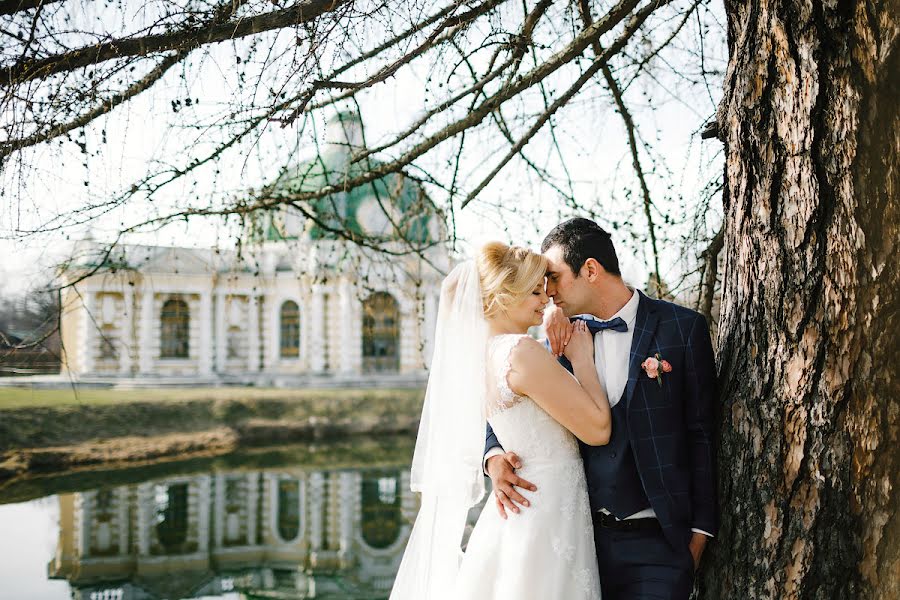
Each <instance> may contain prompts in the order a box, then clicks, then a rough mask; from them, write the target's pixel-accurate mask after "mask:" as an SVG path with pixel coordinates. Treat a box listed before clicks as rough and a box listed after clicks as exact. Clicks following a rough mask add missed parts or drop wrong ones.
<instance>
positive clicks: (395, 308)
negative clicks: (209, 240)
mask: <svg viewBox="0 0 900 600" xmlns="http://www.w3.org/2000/svg"><path fill="white" fill-rule="evenodd" d="M328 132H329V133H328V139H327V143H326V144H325V145H324V148H323V149H322V151H321V152H319V153H318V154H317V155H316V156H314V157H313V158H311V159H310V160H308V161H305V162H301V163H299V164H298V165H297V166H296V167H295V168H293V169H288V170H286V172H285V173H284V174H283V175H282V176H281V177H280V178H279V179H278V180H277V181H276V182H275V183H274V184H273V186H272V189H271V192H272V194H274V195H275V196H279V197H280V195H287V194H292V193H297V192H308V191H312V190H318V189H320V188H323V187H332V188H335V189H340V188H341V182H342V181H344V180H345V179H347V178H351V179H352V178H353V177H355V176H358V175H360V174H362V172H363V171H365V170H366V169H370V168H372V167H373V166H374V162H373V161H374V158H370V159H367V160H366V161H362V162H360V163H355V162H352V161H351V160H350V156H351V151H354V152H355V151H358V150H361V149H362V147H363V132H362V123H361V121H360V120H359V118H358V117H356V116H355V115H352V114H346V113H342V114H340V115H338V117H337V118H336V119H334V120H333V121H332V122H331V123H330V125H329V128H328ZM360 169H362V171H361V170H360ZM300 208H301V209H302V212H301V210H299V209H298V208H297V207H294V206H287V205H282V206H281V207H280V208H278V209H277V210H273V211H272V212H271V213H270V214H268V215H267V216H266V217H265V219H263V220H262V221H263V222H262V223H260V224H258V225H248V226H247V232H246V235H244V236H243V242H244V245H243V246H242V247H240V248H234V249H232V248H222V249H196V248H183V247H176V248H169V247H159V246H138V245H122V246H118V247H116V248H114V249H113V250H112V251H110V250H109V249H108V248H107V247H106V246H105V245H103V244H98V243H95V242H92V241H89V240H86V241H82V242H80V243H79V244H78V245H77V248H76V252H75V257H73V260H72V261H70V263H69V264H68V265H67V266H66V268H65V269H64V271H63V272H62V276H63V279H64V280H65V281H66V282H68V283H71V287H69V286H66V287H65V289H64V295H63V298H62V301H63V305H64V310H63V316H62V321H61V325H60V327H61V331H62V337H63V342H64V344H63V346H64V360H63V367H64V369H65V370H66V371H67V372H68V373H69V374H72V375H75V376H79V377H81V378H88V379H102V380H116V379H128V378H139V382H146V381H148V380H149V381H150V382H151V384H152V385H158V384H159V382H160V381H164V380H165V379H168V380H171V378H173V377H177V378H179V379H180V380H181V382H191V381H192V380H194V381H199V382H209V381H217V380H227V381H243V382H247V383H259V384H272V383H275V384H278V383H279V382H290V383H296V382H297V380H310V379H313V380H315V381H317V382H318V381H319V380H322V379H330V380H335V381H338V382H345V381H346V382H351V383H352V382H356V381H360V380H365V381H370V380H376V381H377V380H390V382H391V383H396V382H397V381H398V380H399V381H405V380H414V381H419V380H421V378H422V375H423V373H424V368H425V365H426V364H427V362H428V360H429V358H430V348H431V344H432V339H431V338H432V336H433V332H434V328H435V319H436V317H437V299H438V295H439V293H440V282H441V279H442V275H441V272H442V271H443V272H445V271H447V270H448V267H449V261H450V258H449V255H448V253H447V250H446V249H445V248H444V247H443V246H442V245H441V244H440V243H439V242H440V240H442V239H444V237H445V231H444V228H443V225H442V219H441V215H440V213H439V211H438V210H437V209H436V208H435V206H434V204H433V203H432V202H431V200H430V199H429V198H428V196H427V195H426V194H425V191H424V189H423V188H422V186H420V185H419V184H418V183H416V182H415V181H413V179H412V178H409V177H406V176H404V175H403V174H400V173H392V174H389V175H386V176H384V177H382V178H380V179H377V180H375V181H373V182H372V183H371V184H368V185H365V186H361V187H358V188H354V189H351V190H343V191H336V192H335V193H334V194H332V195H330V196H327V197H325V198H323V199H321V200H319V201H316V202H313V203H312V204H309V205H306V204H304V205H302V206H301V207H300ZM336 232H343V235H344V236H349V237H351V238H353V239H363V238H365V239H367V240H370V241H372V240H374V241H377V242H379V243H381V244H384V246H385V247H386V249H387V250H388V251H389V252H388V253H387V254H384V255H380V254H378V253H375V252H369V251H363V250H362V249H361V248H360V246H358V245H356V244H353V243H350V242H348V241H347V240H346V238H345V237H342V236H341V235H338V233H336ZM401 240H406V242H403V241H401ZM410 245H412V246H413V247H415V248H417V249H419V250H421V254H417V253H410V252H409V250H410V247H411V246H410ZM401 334H402V335H401ZM163 378H165V379H163Z"/></svg>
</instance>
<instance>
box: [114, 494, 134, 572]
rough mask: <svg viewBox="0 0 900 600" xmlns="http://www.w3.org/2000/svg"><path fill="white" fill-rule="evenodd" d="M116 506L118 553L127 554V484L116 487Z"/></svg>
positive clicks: (128, 550)
mask: <svg viewBox="0 0 900 600" xmlns="http://www.w3.org/2000/svg"><path fill="white" fill-rule="evenodd" d="M116 508H117V509H118V514H117V515H116V519H117V521H118V526H119V555H120V556H128V555H129V554H131V549H130V548H129V547H128V530H129V529H130V527H129V523H128V486H124V485H123V486H122V487H120V488H118V489H116Z"/></svg>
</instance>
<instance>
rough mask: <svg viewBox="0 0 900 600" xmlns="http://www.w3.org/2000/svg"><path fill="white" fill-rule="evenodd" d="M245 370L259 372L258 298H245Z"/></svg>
mask: <svg viewBox="0 0 900 600" xmlns="http://www.w3.org/2000/svg"><path fill="white" fill-rule="evenodd" d="M247 310H248V311H249V314H248V315H247V370H248V371H250V372H251V373H257V372H258V371H259V296H257V295H256V294H254V293H252V292H251V293H250V295H249V296H247Z"/></svg>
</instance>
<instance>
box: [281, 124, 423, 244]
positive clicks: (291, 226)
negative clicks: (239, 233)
mask: <svg viewBox="0 0 900 600" xmlns="http://www.w3.org/2000/svg"><path fill="white" fill-rule="evenodd" d="M328 139H329V141H328V142H327V143H326V145H325V147H324V148H323V150H322V151H321V152H320V153H319V154H318V155H317V156H315V157H313V158H312V159H310V160H307V161H304V162H302V163H300V164H298V165H297V166H296V167H294V168H292V169H289V170H287V171H285V173H284V174H282V176H281V177H280V178H279V179H278V180H276V181H275V183H274V185H273V186H272V189H273V192H274V194H276V195H278V196H281V195H284V196H289V195H291V194H296V193H302V192H312V191H316V190H320V189H322V188H323V187H326V186H335V187H338V188H340V187H341V185H342V183H343V182H346V181H349V180H352V179H355V178H357V177H359V176H360V175H362V174H363V173H366V172H368V171H371V170H372V169H376V168H378V167H379V166H380V165H382V164H383V163H382V162H380V161H378V160H377V159H375V158H373V157H371V156H370V157H368V158H365V159H362V160H360V161H358V162H355V163H351V162H350V157H351V154H352V153H354V152H356V153H358V152H359V151H361V150H362V149H363V148H364V145H363V142H362V124H361V122H360V120H359V118H358V117H357V116H356V115H355V114H353V113H338V115H337V116H336V117H334V118H332V119H331V121H329V125H328ZM308 206H309V210H310V212H311V213H312V214H313V215H315V218H312V219H307V218H306V217H305V216H304V215H302V214H300V212H299V211H297V210H296V209H293V208H291V207H283V208H280V209H278V213H277V214H275V215H273V216H272V218H271V219H269V222H268V226H267V228H266V231H265V238H266V239H267V240H268V241H278V240H286V239H297V238H299V237H301V236H303V235H306V234H308V235H309V237H310V239H313V240H321V239H340V238H341V236H340V235H339V234H338V233H337V232H339V231H347V232H349V233H352V234H355V235H360V236H365V237H368V238H374V239H377V240H384V241H389V240H395V239H396V240H400V239H405V240H407V241H409V242H412V243H415V244H426V243H430V242H435V241H437V238H438V237H440V233H439V232H440V226H439V223H440V220H439V217H440V215H439V214H438V211H437V209H436V207H435V206H434V204H433V203H432V202H431V200H430V198H428V196H427V194H426V193H425V190H424V189H422V187H421V185H419V183H418V182H416V181H413V180H411V179H409V178H408V177H406V176H404V175H403V174H398V173H390V174H388V175H385V176H384V177H381V178H379V179H376V180H374V181H372V182H369V183H366V184H363V185H361V186H358V187H355V188H350V189H347V190H346V191H341V192H336V193H334V194H330V195H328V196H325V197H323V198H319V199H316V200H313V201H311V202H310V203H309V205H308Z"/></svg>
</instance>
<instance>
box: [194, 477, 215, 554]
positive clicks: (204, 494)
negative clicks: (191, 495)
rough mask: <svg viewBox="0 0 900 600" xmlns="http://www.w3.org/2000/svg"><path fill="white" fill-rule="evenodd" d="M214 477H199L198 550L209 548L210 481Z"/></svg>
mask: <svg viewBox="0 0 900 600" xmlns="http://www.w3.org/2000/svg"><path fill="white" fill-rule="evenodd" d="M211 480H212V478H211V477H210V476H209V475H201V476H199V477H197V551H198V552H207V551H208V550H209V519H210V514H209V512H210V511H209V505H210V482H211Z"/></svg>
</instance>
